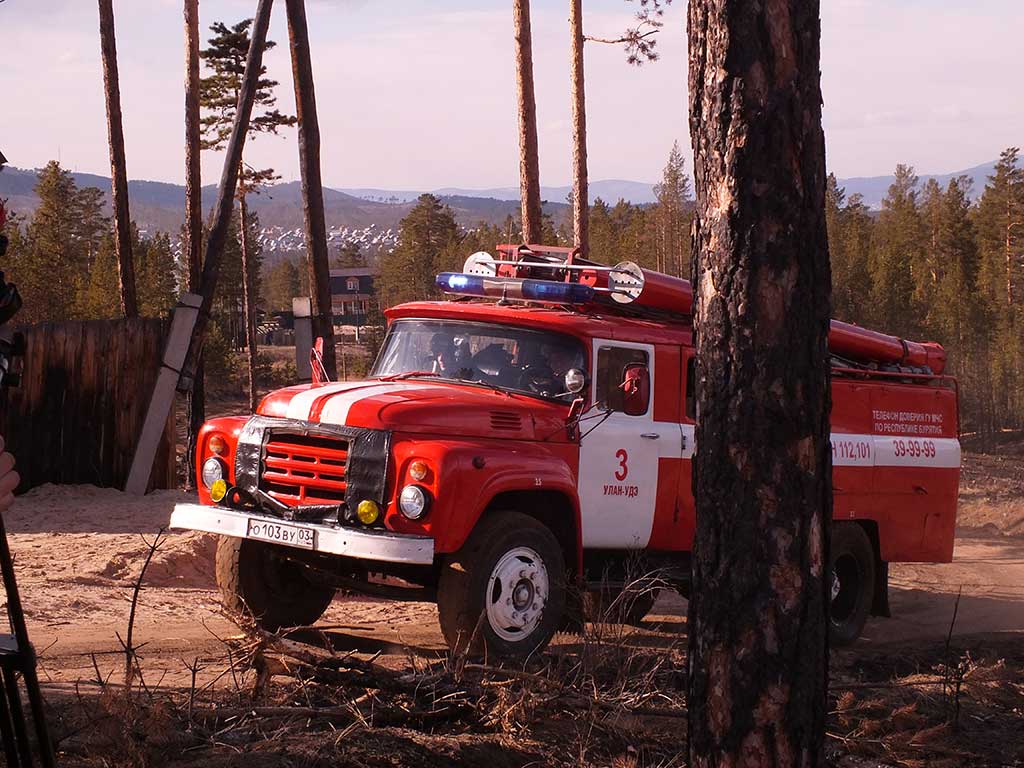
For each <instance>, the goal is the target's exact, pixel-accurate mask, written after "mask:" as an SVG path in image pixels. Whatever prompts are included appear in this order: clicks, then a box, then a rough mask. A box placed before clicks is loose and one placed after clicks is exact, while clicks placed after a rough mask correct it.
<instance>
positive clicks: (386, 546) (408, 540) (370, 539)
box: [170, 504, 434, 565]
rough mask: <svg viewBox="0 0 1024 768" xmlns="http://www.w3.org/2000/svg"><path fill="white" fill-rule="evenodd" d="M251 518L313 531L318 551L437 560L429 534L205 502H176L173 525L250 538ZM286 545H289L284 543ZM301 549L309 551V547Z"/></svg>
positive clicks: (394, 560)
mask: <svg viewBox="0 0 1024 768" xmlns="http://www.w3.org/2000/svg"><path fill="white" fill-rule="evenodd" d="M250 520H259V521H261V522H267V523H277V524H280V525H288V526H292V527H295V528H305V529H306V530H312V531H313V551H314V552H327V553H330V554H332V555H344V556H345V557H357V558H360V559H362V560H379V561H381V562H385V563H409V564H412V565H431V564H432V563H433V562H434V540H433V539H432V538H430V537H429V536H410V535H408V534H402V533H391V532H390V531H373V530H359V529H356V528H339V527H336V526H333V525H319V524H317V523H300V522H294V521H292V520H281V519H280V518H276V517H270V516H268V515H259V514H253V513H250V512H239V511H238V510H234V509H227V508H225V507H213V506H206V505H205V504H178V505H176V506H175V507H174V512H172V513H171V522H170V527H171V528H189V529H191V530H194V531H208V532H210V533H220V534H223V535H224V536H234V537H236V538H239V539H244V538H252V537H248V531H249V521H250ZM282 546H289V545H287V544H284V543H282ZM299 548H300V549H307V551H308V548H306V547H299Z"/></svg>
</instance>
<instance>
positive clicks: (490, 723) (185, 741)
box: [7, 438, 1024, 768]
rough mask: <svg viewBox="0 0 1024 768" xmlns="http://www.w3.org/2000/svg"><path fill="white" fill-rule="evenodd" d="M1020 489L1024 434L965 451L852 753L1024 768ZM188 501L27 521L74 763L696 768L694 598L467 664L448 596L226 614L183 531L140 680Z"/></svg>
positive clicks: (842, 660) (206, 551) (96, 501)
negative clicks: (948, 542)
mask: <svg viewBox="0 0 1024 768" xmlns="http://www.w3.org/2000/svg"><path fill="white" fill-rule="evenodd" d="M1022 496H1024V440H1022V439H1020V438H1016V439H1010V440H1006V441H1003V442H1001V444H999V445H998V446H997V447H996V448H995V449H993V450H991V451H990V452H988V453H980V452H969V453H967V454H966V455H965V463H964V472H963V489H962V508H961V513H960V526H959V528H958V534H957V545H956V553H955V560H954V563H952V564H948V565H894V566H893V567H892V572H891V576H892V608H893V618H892V619H872V620H871V621H870V622H869V625H868V628H867V631H866V633H865V637H864V638H863V639H862V640H860V641H858V643H856V644H855V645H854V646H852V647H851V648H847V649H841V650H837V651H835V652H834V653H833V657H832V665H831V667H832V689H831V714H830V722H829V750H830V754H831V755H832V759H833V761H834V762H835V763H836V764H838V765H843V766H877V765H892V766H975V765H977V766H1024V738H1022V737H1021V736H1020V734H1021V733H1024V519H1022V518H1024V515H1022V510H1021V500H1022ZM185 498H188V497H187V495H186V494H184V493H183V492H180V491H166V492H161V493H158V494H153V495H151V496H149V497H146V499H145V500H144V501H143V502H140V501H139V500H138V499H133V498H129V497H125V496H124V495H123V494H120V493H118V492H116V491H110V490H101V489H96V488H89V487H54V486H49V487H43V488H39V489H35V490H33V491H32V492H30V493H28V494H26V495H25V496H22V497H20V498H19V499H18V501H17V503H16V505H15V507H14V509H13V510H12V511H11V513H9V515H8V516H7V524H8V529H9V531H10V534H11V542H12V548H13V550H14V552H15V555H16V558H17V560H16V562H17V569H18V576H19V583H20V585H21V587H22V593H23V599H24V602H25V604H26V608H27V613H28V618H29V629H30V632H31V633H32V637H33V640H34V642H35V644H36V646H37V648H38V650H39V652H40V674H41V677H42V679H43V685H44V693H45V695H46V697H47V701H48V704H49V707H50V713H51V724H52V728H53V731H54V733H55V735H56V736H57V738H58V740H59V741H58V744H59V748H60V750H61V764H62V765H82V766H122V765H123V766H149V765H154V766H163V765H182V766H192V765H196V766H198V765H214V766H218V765H225V766H227V765H246V766H249V765H252V766H279V765H294V766H300V765H328V764H330V765H341V766H393V765H402V766H406V765H408V766H445V765H470V766H474V765H493V766H495V768H497V767H500V766H525V765H536V766H546V765H565V766H571V765H593V766H606V765H608V766H631V767H632V766H680V765H684V761H683V757H682V755H683V754H685V742H684V739H685V732H686V728H685V709H684V708H685V701H684V699H683V693H682V692H683V691H684V689H685V648H686V642H687V637H686V620H685V610H686V604H685V602H684V601H683V600H682V599H680V598H678V597H676V596H674V595H672V596H668V597H662V599H660V600H659V602H658V604H657V605H656V606H655V610H654V611H652V614H651V615H650V616H649V617H648V619H647V620H646V621H645V622H644V624H643V626H642V627H640V628H636V629H625V630H623V629H621V628H619V627H618V626H617V625H613V624H595V625H588V627H587V629H586V631H585V633H584V634H583V635H582V636H579V635H560V636H558V637H557V638H556V642H555V643H554V644H553V645H552V646H551V648H550V649H549V651H548V652H546V653H545V654H544V655H543V657H541V658H539V659H535V660H532V661H531V662H530V663H529V664H527V665H526V666H525V667H521V668H517V669H515V670H497V669H478V668H473V667H471V666H470V667H466V666H463V665H461V664H459V663H457V662H453V661H452V660H450V659H448V658H447V657H446V656H445V654H444V652H443V644H442V642H441V637H440V632H439V631H438V629H437V623H436V609H435V608H434V607H433V606H430V605H423V604H394V603H386V602H381V601H377V600H369V599H364V598H354V597H341V598H339V599H337V600H335V602H334V604H333V605H332V606H331V608H330V609H329V611H328V613H327V614H326V615H325V617H324V619H323V620H322V621H321V622H320V623H319V624H318V625H317V631H316V632H307V633H305V634H303V635H300V636H298V637H297V638H295V639H296V640H297V641H299V645H297V646H294V647H293V646H288V647H287V648H286V649H285V650H284V651H282V650H281V649H280V648H271V647H266V643H262V644H259V643H256V644H254V642H253V641H252V639H251V638H248V637H246V636H244V635H243V634H242V633H241V632H240V630H239V629H238V628H237V627H236V626H235V625H234V624H232V623H231V622H230V621H229V620H227V619H226V618H225V617H224V616H222V615H221V614H220V613H219V610H218V601H217V595H216V592H215V590H214V587H213V574H212V554H213V541H212V538H211V537H207V536H205V535H203V534H195V533H190V534H175V535H173V536H170V537H167V538H166V539H164V540H163V542H162V544H161V546H160V549H159V551H158V552H157V554H156V556H155V557H154V559H153V563H152V564H151V566H150V569H149V570H148V571H147V576H146V580H145V588H144V589H143V591H142V594H141V597H140V601H139V605H138V617H137V620H136V625H135V641H134V642H135V644H136V645H139V646H140V647H139V650H138V657H137V658H138V663H137V666H136V668H135V669H136V671H135V672H134V675H133V680H132V683H131V686H130V691H129V692H126V689H125V685H124V677H125V673H124V669H125V657H124V653H123V650H122V647H121V644H120V641H119V640H118V635H120V636H121V637H124V636H125V630H126V624H127V614H128V610H129V603H130V592H131V586H132V583H133V581H134V579H135V578H136V576H137V574H138V572H139V570H140V568H141V564H142V561H143V560H144V558H145V556H146V554H147V552H148V547H147V544H146V540H150V541H151V540H152V537H153V536H154V535H155V533H156V531H157V530H158V529H159V527H160V525H162V524H163V523H164V522H165V521H166V519H167V515H168V514H169V512H170V509H171V507H172V506H173V504H174V503H175V502H177V501H179V500H182V499H185ZM144 537H145V538H144ZM954 610H955V611H956V621H955V623H952V619H953V614H954ZM951 623H952V632H950V627H951ZM947 635H950V636H951V640H950V642H949V643H948V645H947ZM295 648H298V649H300V650H298V651H296V650H295ZM327 649H330V650H327ZM296 653H297V654H298V657H297V656H296V655H295V654H296ZM308 654H313V656H309V655H308ZM253 663H255V664H256V666H257V667H258V668H259V669H261V670H263V675H262V677H261V676H260V675H258V674H257V673H256V672H255V671H254V670H253ZM190 667H195V677H194V683H193V673H192V671H191V670H190Z"/></svg>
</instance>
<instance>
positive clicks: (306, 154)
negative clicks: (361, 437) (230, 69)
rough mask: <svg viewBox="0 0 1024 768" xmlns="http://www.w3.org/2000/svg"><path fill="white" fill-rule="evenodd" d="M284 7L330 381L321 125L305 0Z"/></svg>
mask: <svg viewBox="0 0 1024 768" xmlns="http://www.w3.org/2000/svg"><path fill="white" fill-rule="evenodd" d="M285 8H287V10H288V40H289V42H290V43H291V51H292V79H293V81H294V83H295V113H296V115H297V116H298V118H299V168H300V169H301V172H302V214H303V219H304V220H305V225H306V248H308V249H309V255H310V260H311V262H312V265H313V269H312V272H313V275H312V276H313V281H314V283H313V285H312V286H310V287H311V288H312V290H311V291H310V293H312V294H313V297H314V299H315V301H316V327H315V328H314V332H315V333H316V335H318V336H322V337H323V339H324V369H325V370H326V371H327V375H328V376H329V377H330V378H331V379H336V378H337V377H338V371H337V363H336V360H335V351H334V316H333V314H332V312H331V270H330V266H329V264H328V254H327V224H326V222H325V221H324V189H323V182H322V181H321V178H320V123H319V121H318V120H317V116H316V93H315V91H314V88H313V64H312V62H311V61H310V56H309V32H308V30H307V28H306V4H305V2H304V0H285Z"/></svg>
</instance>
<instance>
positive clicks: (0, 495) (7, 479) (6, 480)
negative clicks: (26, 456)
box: [0, 436, 21, 512]
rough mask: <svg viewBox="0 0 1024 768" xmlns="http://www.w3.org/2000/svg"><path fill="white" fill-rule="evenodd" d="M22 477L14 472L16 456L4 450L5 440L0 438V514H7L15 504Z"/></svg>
mask: <svg viewBox="0 0 1024 768" xmlns="http://www.w3.org/2000/svg"><path fill="white" fill-rule="evenodd" d="M20 482H21V477H20V476H19V475H18V473H17V472H15V471H14V456H12V455H11V454H10V453H8V452H7V451H5V450H4V439H3V437H2V436H0V512H6V511H7V510H8V509H10V508H11V504H13V503H14V489H15V488H17V487H18V483H20Z"/></svg>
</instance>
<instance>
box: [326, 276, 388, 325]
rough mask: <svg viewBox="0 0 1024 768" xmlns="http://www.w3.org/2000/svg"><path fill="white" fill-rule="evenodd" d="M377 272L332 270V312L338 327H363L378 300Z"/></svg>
mask: <svg viewBox="0 0 1024 768" xmlns="http://www.w3.org/2000/svg"><path fill="white" fill-rule="evenodd" d="M375 276H376V275H375V270H374V269H373V268H371V267H349V268H346V269H332V270H331V311H332V312H333V313H334V322H335V324H336V325H363V324H364V323H365V322H366V316H367V315H368V314H369V312H370V305H371V302H373V301H374V300H376V297H377V295H376V292H375V290H374V277H375Z"/></svg>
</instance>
